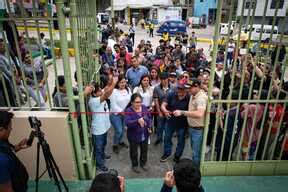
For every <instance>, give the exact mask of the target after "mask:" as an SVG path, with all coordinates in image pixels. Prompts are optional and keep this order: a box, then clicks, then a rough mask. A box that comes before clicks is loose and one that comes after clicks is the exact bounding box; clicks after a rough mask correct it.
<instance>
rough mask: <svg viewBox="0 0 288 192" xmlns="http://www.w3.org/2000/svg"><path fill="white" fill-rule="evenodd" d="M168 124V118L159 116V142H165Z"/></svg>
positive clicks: (157, 132)
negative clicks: (164, 135) (166, 125)
mask: <svg viewBox="0 0 288 192" xmlns="http://www.w3.org/2000/svg"><path fill="white" fill-rule="evenodd" d="M165 124H166V117H160V116H157V131H156V134H157V140H161V141H162V140H163V133H164V129H165Z"/></svg>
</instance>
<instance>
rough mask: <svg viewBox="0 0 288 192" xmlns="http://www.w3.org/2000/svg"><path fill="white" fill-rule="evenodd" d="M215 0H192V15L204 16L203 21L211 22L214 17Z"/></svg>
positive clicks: (215, 9)
mask: <svg viewBox="0 0 288 192" xmlns="http://www.w3.org/2000/svg"><path fill="white" fill-rule="evenodd" d="M216 11H217V0H194V9H193V16H194V17H202V18H205V23H206V24H207V23H213V22H214V21H215V19H216Z"/></svg>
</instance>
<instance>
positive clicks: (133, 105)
mask: <svg viewBox="0 0 288 192" xmlns="http://www.w3.org/2000/svg"><path fill="white" fill-rule="evenodd" d="M125 113H126V115H125V117H124V121H125V124H126V126H127V138H128V141H129V149H130V159H131V162H132V170H133V171H134V172H135V173H140V170H139V167H138V148H139V147H140V167H141V168H142V169H143V170H144V171H148V166H147V165H146V163H147V153H148V137H149V132H150V129H151V126H152V118H151V114H150V112H149V109H148V108H147V107H145V106H144V105H143V104H142V97H141V95H140V94H139V93H134V94H133V95H132V96H131V99H130V103H129V104H128V106H127V107H126V109H125Z"/></svg>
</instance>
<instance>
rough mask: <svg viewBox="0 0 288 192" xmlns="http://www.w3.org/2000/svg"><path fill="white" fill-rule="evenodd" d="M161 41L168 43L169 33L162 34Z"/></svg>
mask: <svg viewBox="0 0 288 192" xmlns="http://www.w3.org/2000/svg"><path fill="white" fill-rule="evenodd" d="M163 40H164V41H169V33H166V34H165V33H163Z"/></svg>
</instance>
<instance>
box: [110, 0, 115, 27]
mask: <svg viewBox="0 0 288 192" xmlns="http://www.w3.org/2000/svg"><path fill="white" fill-rule="evenodd" d="M110 2H111V22H112V29H113V30H114V29H115V16H114V0H110Z"/></svg>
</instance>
